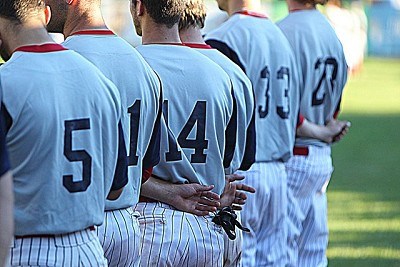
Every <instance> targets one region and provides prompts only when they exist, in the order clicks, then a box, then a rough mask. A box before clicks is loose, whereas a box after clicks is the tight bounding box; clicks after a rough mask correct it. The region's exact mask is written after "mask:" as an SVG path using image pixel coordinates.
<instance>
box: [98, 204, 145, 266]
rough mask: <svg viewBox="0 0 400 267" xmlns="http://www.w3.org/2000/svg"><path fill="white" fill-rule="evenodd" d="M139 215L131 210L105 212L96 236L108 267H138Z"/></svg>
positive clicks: (139, 245)
mask: <svg viewBox="0 0 400 267" xmlns="http://www.w3.org/2000/svg"><path fill="white" fill-rule="evenodd" d="M138 218H139V213H137V212H135V211H134V210H133V208H126V209H119V210H112V211H106V213H105V218H104V223H103V224H102V225H101V226H99V227H98V228H97V235H98V237H99V240H100V244H101V245H102V247H103V250H104V256H105V257H106V258H107V261H108V265H109V266H110V267H114V266H118V267H123V266H134V267H137V266H139V265H140V247H141V244H140V238H141V235H140V228H139V222H138Z"/></svg>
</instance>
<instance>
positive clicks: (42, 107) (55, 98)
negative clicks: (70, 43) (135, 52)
mask: <svg viewBox="0 0 400 267" xmlns="http://www.w3.org/2000/svg"><path fill="white" fill-rule="evenodd" d="M49 18H50V11H49V8H47V7H45V3H44V2H43V1H37V0H4V1H2V2H1V4H0V35H1V38H2V41H3V45H2V55H5V56H6V58H9V60H8V61H7V63H5V64H4V65H3V66H2V67H1V71H0V81H1V88H0V89H1V91H2V94H3V99H2V100H3V103H2V115H3V117H4V118H5V122H6V129H7V131H8V132H7V139H6V142H7V148H8V151H9V156H10V163H11V167H12V169H13V175H14V194H15V209H14V214H15V237H14V243H13V245H12V248H11V265H12V266H106V265H107V262H106V260H105V258H104V253H103V251H102V248H101V245H100V242H99V240H98V238H97V235H96V233H95V231H94V226H95V225H100V224H101V223H102V222H103V218H104V206H105V199H106V197H108V198H109V199H116V198H118V196H119V195H120V194H121V191H122V188H123V186H124V185H125V184H126V183H127V175H126V172H127V170H126V168H127V166H126V161H127V157H126V150H125V142H124V136H123V132H122V126H121V123H120V120H121V111H122V107H121V104H120V96H119V93H118V90H117V88H116V87H115V86H114V85H113V84H112V83H111V82H110V81H109V80H108V79H107V78H105V76H104V75H103V74H101V72H100V71H99V70H98V69H96V68H95V67H94V66H93V65H92V64H91V63H90V62H88V61H86V60H85V59H84V58H82V57H81V56H80V55H78V54H77V53H75V52H73V51H70V50H67V49H65V48H64V47H62V46H61V45H58V44H55V43H53V41H52V39H51V37H50V36H49V35H48V33H47V31H46V29H45V24H46V23H47V22H48V20H49ZM110 190H111V192H110Z"/></svg>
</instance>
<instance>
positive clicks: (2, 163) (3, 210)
mask: <svg viewBox="0 0 400 267" xmlns="http://www.w3.org/2000/svg"><path fill="white" fill-rule="evenodd" d="M1 43H2V42H1V39H0V46H1ZM0 101H1V91H0ZM9 170H10V163H9V160H8V154H7V150H6V138H5V133H4V129H3V119H2V118H1V116H0V266H1V267H3V266H6V265H5V264H6V262H7V257H8V252H9V250H10V244H11V238H12V236H13V230H14V229H13V226H14V220H13V217H14V216H13V214H12V209H13V202H14V198H13V193H12V192H13V183H12V179H13V178H12V175H11V172H10V171H9Z"/></svg>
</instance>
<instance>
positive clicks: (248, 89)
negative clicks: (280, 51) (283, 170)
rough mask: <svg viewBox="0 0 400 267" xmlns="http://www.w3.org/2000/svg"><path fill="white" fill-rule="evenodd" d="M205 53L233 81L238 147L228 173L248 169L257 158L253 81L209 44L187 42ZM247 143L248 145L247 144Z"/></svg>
mask: <svg viewBox="0 0 400 267" xmlns="http://www.w3.org/2000/svg"><path fill="white" fill-rule="evenodd" d="M185 45H186V46H189V47H192V48H193V49H195V50H196V51H198V52H200V53H201V54H203V55H205V56H206V57H208V58H209V59H211V60H212V61H213V62H215V63H217V65H218V66H220V67H221V68H222V69H223V70H224V71H225V72H226V73H227V74H228V76H229V78H230V79H231V81H232V86H233V90H234V93H235V99H236V106H237V124H238V127H237V128H238V129H237V130H238V132H237V135H236V137H237V147H236V151H235V154H234V157H233V160H232V164H231V166H230V168H229V170H226V171H225V172H226V173H233V172H235V171H236V170H238V169H239V168H241V169H243V170H247V169H248V168H250V166H251V164H253V162H254V158H255V147H254V146H255V144H254V142H255V133H254V131H255V128H254V127H255V125H254V120H253V121H252V118H253V114H254V92H253V87H252V85H251V81H250V80H249V78H247V76H246V74H245V73H244V72H243V71H242V70H241V69H240V67H239V66H237V65H236V64H234V63H233V62H232V61H231V60H230V59H229V58H228V57H226V56H225V55H224V54H222V53H221V52H219V51H218V50H216V49H212V47H211V46H209V45H206V44H204V45H201V44H190V43H189V44H187V43H186V44H185ZM247 139H249V140H247ZM246 144H247V146H246Z"/></svg>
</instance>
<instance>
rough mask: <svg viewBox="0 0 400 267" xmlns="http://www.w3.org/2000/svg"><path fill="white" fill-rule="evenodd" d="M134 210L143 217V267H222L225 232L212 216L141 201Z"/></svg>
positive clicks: (141, 224) (141, 222)
mask: <svg viewBox="0 0 400 267" xmlns="http://www.w3.org/2000/svg"><path fill="white" fill-rule="evenodd" d="M135 210H136V211H138V212H139V213H140V214H141V216H140V217H139V224H140V228H141V233H142V248H141V253H142V259H141V264H140V265H141V266H149V267H155V266H160V267H163V266H171V267H172V266H174V267H179V266H190V267H196V266H207V267H213V266H215V267H220V266H222V261H223V246H224V243H223V242H224V241H223V237H222V235H223V233H222V231H223V230H222V229H221V228H220V227H219V226H217V225H215V224H214V223H212V222H211V216H206V217H200V216H195V215H192V214H189V213H185V212H181V211H178V210H176V209H174V208H173V207H171V206H169V205H166V204H163V203H160V202H156V203H144V202H140V203H138V204H137V205H136V208H135Z"/></svg>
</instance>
